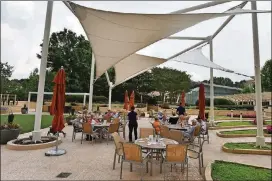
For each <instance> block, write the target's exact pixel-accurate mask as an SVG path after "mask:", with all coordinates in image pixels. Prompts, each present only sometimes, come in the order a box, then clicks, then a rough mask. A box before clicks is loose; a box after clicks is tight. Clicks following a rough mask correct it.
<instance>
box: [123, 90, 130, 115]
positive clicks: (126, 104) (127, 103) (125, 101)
mask: <svg viewBox="0 0 272 181" xmlns="http://www.w3.org/2000/svg"><path fill="white" fill-rule="evenodd" d="M128 105H129V99H128V91H126V92H125V100H124V109H125V110H128Z"/></svg>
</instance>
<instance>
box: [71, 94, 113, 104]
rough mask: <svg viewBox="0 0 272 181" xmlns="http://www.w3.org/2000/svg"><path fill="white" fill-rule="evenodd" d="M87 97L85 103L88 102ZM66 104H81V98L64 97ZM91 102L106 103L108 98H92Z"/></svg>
mask: <svg viewBox="0 0 272 181" xmlns="http://www.w3.org/2000/svg"><path fill="white" fill-rule="evenodd" d="M88 100H89V97H88V96H87V97H86V102H88ZM66 102H77V103H82V102H83V96H74V95H72V96H70V95H69V96H66ZM93 102H95V103H107V102H108V98H107V97H105V96H93Z"/></svg>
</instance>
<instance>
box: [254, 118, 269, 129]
mask: <svg viewBox="0 0 272 181" xmlns="http://www.w3.org/2000/svg"><path fill="white" fill-rule="evenodd" d="M255 117H256V116H255ZM253 124H254V125H257V119H254V120H253ZM263 125H265V120H264V119H263ZM267 131H268V130H267Z"/></svg>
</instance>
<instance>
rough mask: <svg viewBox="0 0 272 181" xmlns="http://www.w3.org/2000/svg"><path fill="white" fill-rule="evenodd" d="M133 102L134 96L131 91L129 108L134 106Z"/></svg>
mask: <svg viewBox="0 0 272 181" xmlns="http://www.w3.org/2000/svg"><path fill="white" fill-rule="evenodd" d="M134 100H135V95H134V91H132V93H131V94H130V98H129V107H132V106H134Z"/></svg>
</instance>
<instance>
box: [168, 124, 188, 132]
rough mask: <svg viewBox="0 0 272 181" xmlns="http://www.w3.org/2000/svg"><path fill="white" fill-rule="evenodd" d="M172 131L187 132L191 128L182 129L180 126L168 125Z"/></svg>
mask: <svg viewBox="0 0 272 181" xmlns="http://www.w3.org/2000/svg"><path fill="white" fill-rule="evenodd" d="M166 126H167V127H168V128H169V129H170V130H171V129H175V130H181V131H187V130H189V129H190V127H188V126H187V127H186V126H185V127H182V126H181V125H180V124H170V125H166Z"/></svg>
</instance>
